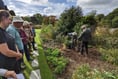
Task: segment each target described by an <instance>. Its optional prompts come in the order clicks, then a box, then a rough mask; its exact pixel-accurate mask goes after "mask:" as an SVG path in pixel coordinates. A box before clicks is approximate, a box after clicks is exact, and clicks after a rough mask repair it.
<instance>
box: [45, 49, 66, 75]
mask: <svg viewBox="0 0 118 79" xmlns="http://www.w3.org/2000/svg"><path fill="white" fill-rule="evenodd" d="M45 55H46V58H47V61H48V64H49V66H50V68H51V69H52V71H53V72H54V73H55V74H62V73H63V71H64V70H65V68H66V65H67V63H68V60H67V59H66V58H64V57H63V56H61V53H60V51H59V49H51V48H48V49H47V50H45Z"/></svg>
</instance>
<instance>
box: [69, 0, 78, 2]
mask: <svg viewBox="0 0 118 79" xmlns="http://www.w3.org/2000/svg"><path fill="white" fill-rule="evenodd" d="M67 2H77V0H67Z"/></svg>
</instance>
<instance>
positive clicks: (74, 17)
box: [58, 6, 83, 35]
mask: <svg viewBox="0 0 118 79" xmlns="http://www.w3.org/2000/svg"><path fill="white" fill-rule="evenodd" d="M82 15H83V14H82V10H81V8H80V7H79V6H78V7H74V6H72V7H71V8H70V9H68V10H65V11H64V12H63V13H62V14H61V16H60V19H59V25H58V26H59V28H58V32H59V33H62V34H64V35H66V34H67V33H69V32H72V31H73V28H74V26H75V25H76V23H77V22H79V21H80V20H81V17H82Z"/></svg>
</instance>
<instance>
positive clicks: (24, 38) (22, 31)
mask: <svg viewBox="0 0 118 79" xmlns="http://www.w3.org/2000/svg"><path fill="white" fill-rule="evenodd" d="M28 24H29V23H28V22H27V21H24V22H23V26H21V28H20V29H19V33H20V36H21V39H22V42H23V46H24V52H25V55H26V58H27V60H28V61H30V52H29V50H28V47H27V46H28V42H29V39H28V36H27V34H26V32H25V29H24V28H26V27H27V25H28ZM28 34H29V33H28Z"/></svg>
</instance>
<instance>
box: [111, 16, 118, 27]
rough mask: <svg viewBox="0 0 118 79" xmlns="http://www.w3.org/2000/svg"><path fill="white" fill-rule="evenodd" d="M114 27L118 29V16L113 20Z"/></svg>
mask: <svg viewBox="0 0 118 79" xmlns="http://www.w3.org/2000/svg"><path fill="white" fill-rule="evenodd" d="M112 27H113V28H118V16H116V17H114V18H113V19H112Z"/></svg>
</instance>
